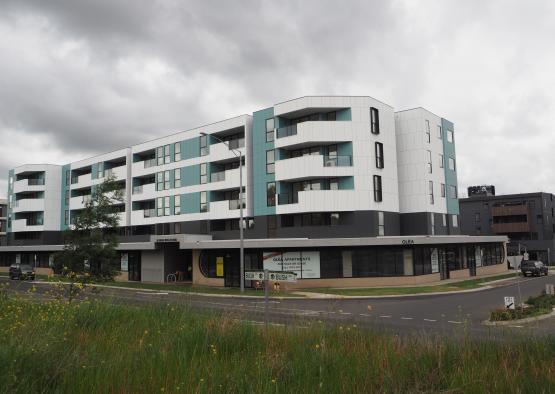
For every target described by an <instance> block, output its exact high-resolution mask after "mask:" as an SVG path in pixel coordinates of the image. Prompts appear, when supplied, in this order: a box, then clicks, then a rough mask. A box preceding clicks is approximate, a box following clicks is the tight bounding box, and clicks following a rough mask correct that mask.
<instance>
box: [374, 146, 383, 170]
mask: <svg viewBox="0 0 555 394" xmlns="http://www.w3.org/2000/svg"><path fill="white" fill-rule="evenodd" d="M375 150H376V168H383V144H382V143H381V142H376V144H375Z"/></svg>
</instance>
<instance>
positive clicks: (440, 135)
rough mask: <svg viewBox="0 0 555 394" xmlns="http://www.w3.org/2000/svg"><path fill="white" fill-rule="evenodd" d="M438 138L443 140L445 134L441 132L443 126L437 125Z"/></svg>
mask: <svg viewBox="0 0 555 394" xmlns="http://www.w3.org/2000/svg"><path fill="white" fill-rule="evenodd" d="M437 138H439V139H442V138H443V133H442V131H441V126H440V125H437Z"/></svg>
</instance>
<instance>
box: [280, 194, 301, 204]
mask: <svg viewBox="0 0 555 394" xmlns="http://www.w3.org/2000/svg"><path fill="white" fill-rule="evenodd" d="M298 202H299V195H298V194H285V193H281V194H278V205H287V204H296V203H298Z"/></svg>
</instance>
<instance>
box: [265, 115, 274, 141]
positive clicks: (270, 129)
mask: <svg viewBox="0 0 555 394" xmlns="http://www.w3.org/2000/svg"><path fill="white" fill-rule="evenodd" d="M274 128H275V121H274V118H270V119H266V142H272V141H273V140H274Z"/></svg>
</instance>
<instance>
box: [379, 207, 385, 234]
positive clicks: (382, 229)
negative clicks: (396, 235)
mask: <svg viewBox="0 0 555 394" xmlns="http://www.w3.org/2000/svg"><path fill="white" fill-rule="evenodd" d="M384 234H385V225H384V214H383V212H381V211H380V212H378V236H379V237H383V236H384Z"/></svg>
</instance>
